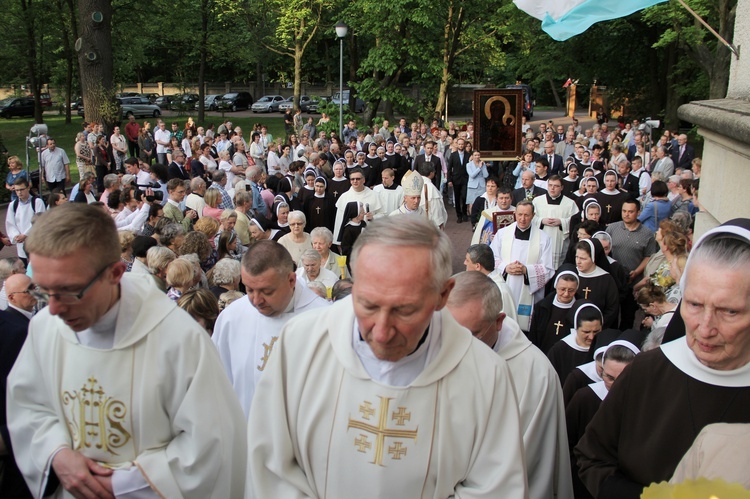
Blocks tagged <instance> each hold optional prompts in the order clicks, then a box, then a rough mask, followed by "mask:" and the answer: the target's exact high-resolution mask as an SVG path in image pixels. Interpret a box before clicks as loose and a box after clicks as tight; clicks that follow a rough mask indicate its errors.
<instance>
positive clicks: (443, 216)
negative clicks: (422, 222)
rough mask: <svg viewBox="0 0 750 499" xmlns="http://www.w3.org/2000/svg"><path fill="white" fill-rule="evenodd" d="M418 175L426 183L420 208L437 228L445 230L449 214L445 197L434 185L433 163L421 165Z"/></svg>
mask: <svg viewBox="0 0 750 499" xmlns="http://www.w3.org/2000/svg"><path fill="white" fill-rule="evenodd" d="M417 173H419V174H420V175H421V176H422V181H423V182H424V186H423V187H422V198H421V199H420V202H419V206H420V207H421V208H422V209H424V211H425V213H427V216H428V217H429V219H430V220H432V222H433V223H434V224H435V226H436V227H438V228H439V229H444V228H445V223H446V222H447V221H448V212H447V211H445V203H444V202H443V195H442V194H441V193H440V191H439V190H438V188H437V187H435V184H433V183H432V179H433V178H435V167H434V166H433V165H432V163H422V164H421V165H419V169H418V171H417Z"/></svg>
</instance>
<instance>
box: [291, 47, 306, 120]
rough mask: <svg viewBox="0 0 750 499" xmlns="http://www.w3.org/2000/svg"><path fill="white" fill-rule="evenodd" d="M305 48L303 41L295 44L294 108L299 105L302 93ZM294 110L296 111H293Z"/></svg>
mask: <svg viewBox="0 0 750 499" xmlns="http://www.w3.org/2000/svg"><path fill="white" fill-rule="evenodd" d="M303 55H304V49H303V48H302V42H300V41H297V43H295V44H294V104H293V109H297V108H298V107H299V97H300V95H301V94H302V56H303ZM292 112H294V111H292Z"/></svg>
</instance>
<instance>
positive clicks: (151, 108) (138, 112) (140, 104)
mask: <svg viewBox="0 0 750 499" xmlns="http://www.w3.org/2000/svg"><path fill="white" fill-rule="evenodd" d="M117 100H118V101H119V102H120V107H121V108H122V117H123V118H129V117H130V116H135V117H136V118H138V117H146V116H148V117H154V118H158V117H159V116H160V115H161V109H159V106H157V105H156V104H151V101H150V100H148V99H147V98H146V97H122V98H120V99H117Z"/></svg>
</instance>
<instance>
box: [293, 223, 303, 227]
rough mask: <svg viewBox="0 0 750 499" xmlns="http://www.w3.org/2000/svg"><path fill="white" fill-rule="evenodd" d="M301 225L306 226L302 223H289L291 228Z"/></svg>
mask: <svg viewBox="0 0 750 499" xmlns="http://www.w3.org/2000/svg"><path fill="white" fill-rule="evenodd" d="M301 225H305V224H303V223H302V222H289V227H298V226H301Z"/></svg>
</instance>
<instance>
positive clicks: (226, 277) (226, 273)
mask: <svg viewBox="0 0 750 499" xmlns="http://www.w3.org/2000/svg"><path fill="white" fill-rule="evenodd" d="M212 276H213V277H212V280H213V281H214V284H215V285H217V286H221V285H222V284H232V283H233V282H234V281H235V280H236V279H237V278H238V277H239V276H240V262H238V261H237V260H235V259H234V258H222V259H221V260H219V261H218V262H216V265H214V269H213V273H212Z"/></svg>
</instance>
